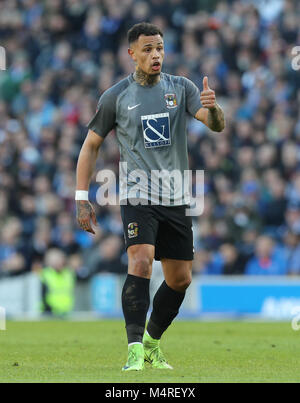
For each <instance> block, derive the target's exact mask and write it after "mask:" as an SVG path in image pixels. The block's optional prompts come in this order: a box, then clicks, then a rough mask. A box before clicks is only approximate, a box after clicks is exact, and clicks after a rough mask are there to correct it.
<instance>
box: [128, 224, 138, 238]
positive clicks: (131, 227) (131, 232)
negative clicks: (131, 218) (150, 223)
mask: <svg viewBox="0 0 300 403" xmlns="http://www.w3.org/2000/svg"><path fill="white" fill-rule="evenodd" d="M138 233H139V226H138V223H137V222H131V223H129V224H128V238H136V237H137V236H138Z"/></svg>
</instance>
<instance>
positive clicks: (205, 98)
mask: <svg viewBox="0 0 300 403" xmlns="http://www.w3.org/2000/svg"><path fill="white" fill-rule="evenodd" d="M200 100H201V103H202V106H203V108H207V109H215V108H216V105H217V103H216V94H215V91H214V90H211V89H210V88H209V86H208V78H207V76H205V77H204V78H203V91H201V94H200Z"/></svg>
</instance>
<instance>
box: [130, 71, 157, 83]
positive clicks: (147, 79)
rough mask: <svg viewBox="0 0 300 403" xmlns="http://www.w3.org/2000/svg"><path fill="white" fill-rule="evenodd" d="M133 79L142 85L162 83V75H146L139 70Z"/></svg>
mask: <svg viewBox="0 0 300 403" xmlns="http://www.w3.org/2000/svg"><path fill="white" fill-rule="evenodd" d="M133 78H134V79H135V81H136V82H137V83H139V84H140V85H143V86H146V85H155V84H157V83H158V82H159V81H160V74H151V75H150V74H146V73H145V72H144V71H143V70H141V69H139V68H137V69H136V71H135V73H134V74H133Z"/></svg>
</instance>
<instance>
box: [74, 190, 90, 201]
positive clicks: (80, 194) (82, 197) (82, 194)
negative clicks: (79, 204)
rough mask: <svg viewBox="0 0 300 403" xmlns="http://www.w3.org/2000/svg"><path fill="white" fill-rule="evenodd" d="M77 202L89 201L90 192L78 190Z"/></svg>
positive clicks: (76, 193)
mask: <svg viewBox="0 0 300 403" xmlns="http://www.w3.org/2000/svg"><path fill="white" fill-rule="evenodd" d="M75 200H86V201H89V192H88V190H76V192H75Z"/></svg>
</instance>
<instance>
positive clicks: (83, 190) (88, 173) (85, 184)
mask: <svg viewBox="0 0 300 403" xmlns="http://www.w3.org/2000/svg"><path fill="white" fill-rule="evenodd" d="M103 140H104V138H103V137H101V136H98V134H96V133H95V132H93V131H92V130H89V132H88V134H87V136H86V139H85V141H84V143H83V145H82V147H81V150H80V154H79V157H78V162H77V169H76V196H75V200H76V218H77V222H78V224H79V226H80V228H82V229H83V230H84V231H87V232H90V233H92V234H95V231H94V230H93V228H92V226H91V220H92V222H93V224H94V225H97V219H96V214H95V211H94V208H93V206H92V205H91V203H90V202H89V200H88V190H89V185H90V181H91V178H92V175H93V172H94V170H95V165H96V160H97V157H98V152H99V149H100V147H101V144H102V143H103Z"/></svg>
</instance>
